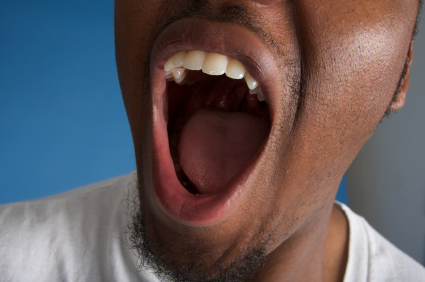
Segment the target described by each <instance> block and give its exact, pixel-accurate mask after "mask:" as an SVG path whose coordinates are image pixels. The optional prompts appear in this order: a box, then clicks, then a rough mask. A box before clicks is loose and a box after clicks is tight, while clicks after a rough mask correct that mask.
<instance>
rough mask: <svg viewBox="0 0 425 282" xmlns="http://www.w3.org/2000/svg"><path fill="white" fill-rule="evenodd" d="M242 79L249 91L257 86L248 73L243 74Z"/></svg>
mask: <svg viewBox="0 0 425 282" xmlns="http://www.w3.org/2000/svg"><path fill="white" fill-rule="evenodd" d="M244 78H245V81H246V84H247V85H248V88H249V89H255V88H256V87H257V86H258V82H257V81H256V80H255V79H254V78H253V77H252V76H251V75H250V74H249V72H246V73H245V76H244Z"/></svg>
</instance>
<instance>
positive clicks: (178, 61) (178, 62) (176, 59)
mask: <svg viewBox="0 0 425 282" xmlns="http://www.w3.org/2000/svg"><path fill="white" fill-rule="evenodd" d="M186 55H187V52H186V51H181V52H178V53H177V54H174V56H173V57H172V59H171V61H172V62H173V65H175V66H176V67H181V66H183V62H184V58H186Z"/></svg>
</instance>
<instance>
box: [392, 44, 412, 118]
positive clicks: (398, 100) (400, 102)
mask: <svg viewBox="0 0 425 282" xmlns="http://www.w3.org/2000/svg"><path fill="white" fill-rule="evenodd" d="M412 58H413V40H412V41H411V42H410V48H409V53H408V54H407V59H406V65H405V69H404V70H403V72H404V75H403V77H402V78H401V81H400V85H399V87H398V93H397V94H396V95H395V96H394V98H393V101H392V102H391V105H390V106H389V108H388V110H389V111H390V112H392V111H396V110H399V109H401V108H402V107H403V106H404V103H405V102H406V93H407V89H408V88H409V79H410V67H411V65H412Z"/></svg>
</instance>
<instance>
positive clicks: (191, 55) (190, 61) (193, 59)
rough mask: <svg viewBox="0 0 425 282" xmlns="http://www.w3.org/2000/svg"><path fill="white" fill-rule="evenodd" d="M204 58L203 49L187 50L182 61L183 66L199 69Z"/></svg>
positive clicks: (189, 68)
mask: <svg viewBox="0 0 425 282" xmlns="http://www.w3.org/2000/svg"><path fill="white" fill-rule="evenodd" d="M204 59H205V52H204V51H190V52H187V55H186V57H185V58H184V61H183V67H185V68H186V69H188V70H200V69H201V68H202V64H203V62H204Z"/></svg>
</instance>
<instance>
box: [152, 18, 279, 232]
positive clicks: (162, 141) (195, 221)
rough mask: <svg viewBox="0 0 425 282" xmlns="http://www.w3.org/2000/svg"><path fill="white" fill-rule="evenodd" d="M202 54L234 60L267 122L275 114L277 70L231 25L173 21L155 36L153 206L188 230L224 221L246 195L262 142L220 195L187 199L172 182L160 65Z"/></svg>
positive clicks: (258, 45) (256, 43)
mask: <svg viewBox="0 0 425 282" xmlns="http://www.w3.org/2000/svg"><path fill="white" fill-rule="evenodd" d="M183 50H184V51H191V50H203V51H209V52H217V53H221V54H224V55H227V56H230V57H232V58H235V59H238V60H239V61H241V62H242V64H243V65H244V66H245V68H246V69H247V71H248V72H249V73H250V74H251V75H252V76H253V77H254V79H256V80H257V81H258V82H259V85H260V86H261V89H262V91H263V94H264V98H265V100H266V102H267V103H268V105H269V110H270V118H271V122H272V124H273V120H274V116H275V114H276V113H277V111H276V109H275V107H273V105H276V104H277V98H278V97H277V93H278V92H277V87H278V86H277V84H278V83H276V81H279V77H278V71H277V70H278V68H277V65H276V64H275V60H274V58H273V55H272V54H271V53H270V51H269V50H268V49H267V48H266V45H265V44H264V43H263V42H262V41H261V40H260V39H259V38H258V37H257V36H256V35H255V34H254V33H252V32H251V31H249V30H247V29H246V28H243V27H241V26H238V25H235V24H227V23H217V22H210V21H206V20H202V19H184V20H180V21H177V22H175V23H173V24H171V25H170V26H168V27H167V28H166V29H164V30H163V31H162V32H161V34H160V35H159V36H158V38H157V40H156V41H155V44H154V46H153V50H152V56H151V70H150V71H151V93H152V107H153V108H152V149H153V155H152V157H153V160H152V162H153V180H154V190H155V193H154V195H155V202H156V203H157V204H158V206H159V207H160V208H161V210H162V211H163V212H164V213H165V214H166V215H168V217H170V218H172V219H173V220H175V221H177V222H180V223H182V224H185V225H189V226H209V225H214V224H217V223H219V222H221V221H222V220H224V219H226V218H227V217H228V215H229V214H230V212H231V211H232V210H233V209H235V208H236V207H237V206H238V203H239V202H240V201H241V199H242V198H243V197H244V195H245V194H246V191H247V190H248V189H247V188H249V187H250V183H251V182H252V171H253V170H255V169H256V163H257V162H258V159H259V158H260V156H261V152H262V151H263V150H264V147H265V144H266V143H267V141H265V142H264V143H263V145H262V147H261V148H260V149H259V151H258V152H257V154H256V155H255V156H254V157H253V158H252V159H251V160H250V162H249V163H248V164H247V165H246V166H245V167H244V168H243V169H242V170H241V171H240V172H239V173H238V174H237V175H236V176H235V177H233V179H232V180H231V181H230V182H229V183H228V184H227V185H226V187H224V188H223V189H221V190H220V191H218V192H216V193H211V194H201V195H193V194H191V193H189V192H188V191H187V190H186V189H185V188H184V187H183V186H182V185H181V184H180V182H179V181H178V179H177V176H176V173H175V170H174V165H173V162H172V159H171V156H170V151H169V144H168V133H167V111H168V109H167V97H166V93H167V92H166V80H165V71H164V68H163V66H164V64H165V62H166V61H167V60H168V58H169V57H171V56H172V55H174V54H175V53H177V52H179V51H183Z"/></svg>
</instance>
